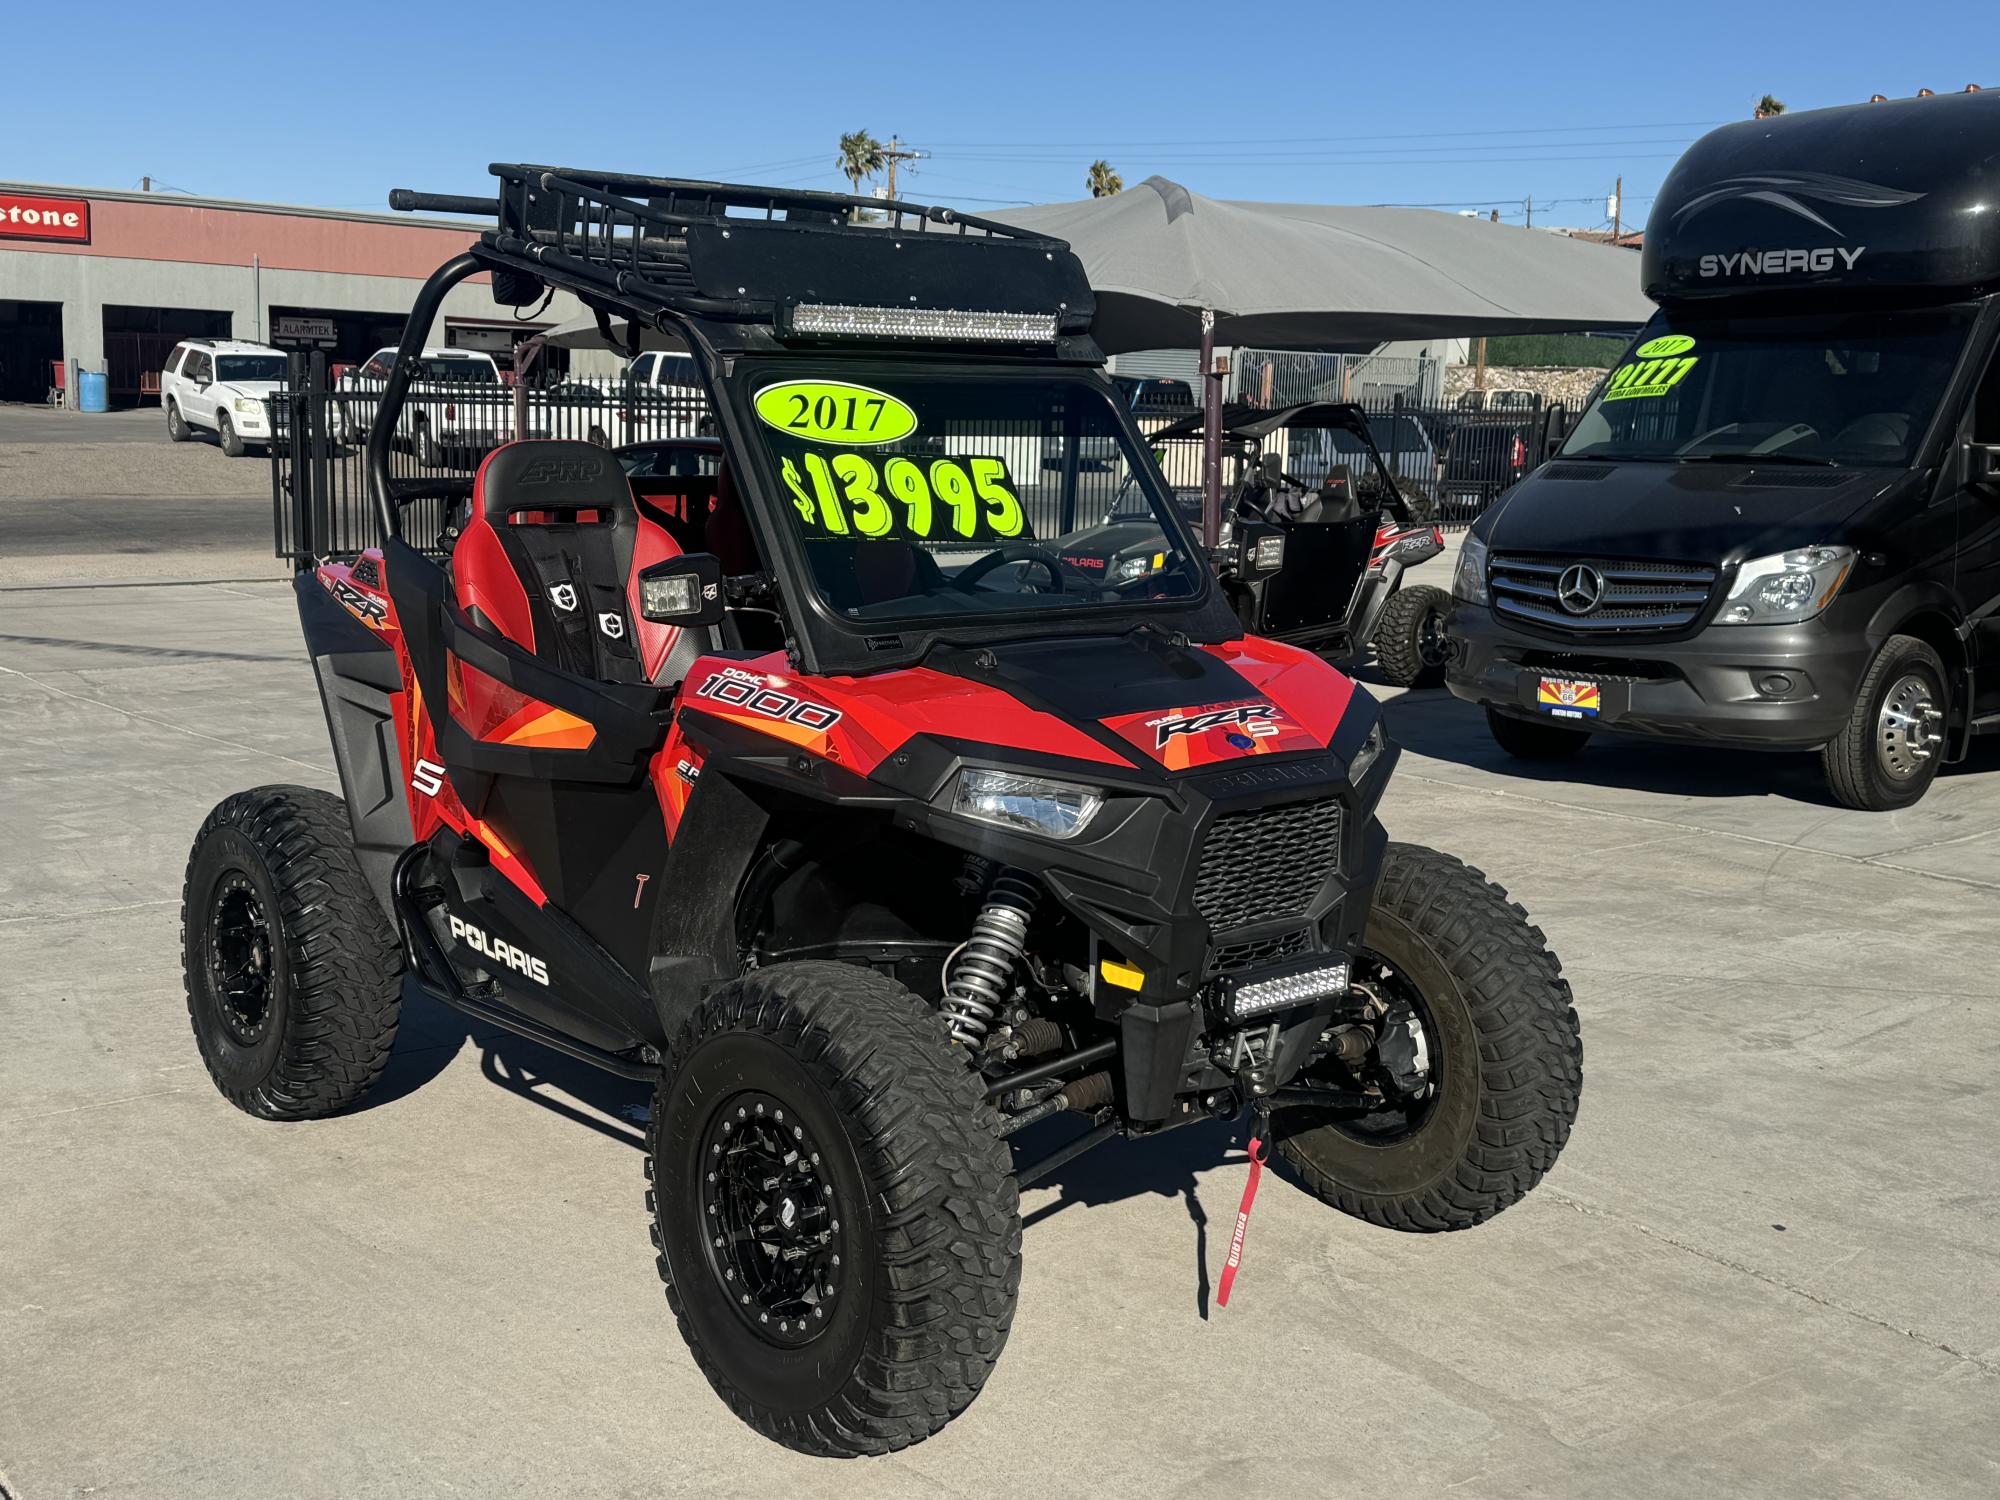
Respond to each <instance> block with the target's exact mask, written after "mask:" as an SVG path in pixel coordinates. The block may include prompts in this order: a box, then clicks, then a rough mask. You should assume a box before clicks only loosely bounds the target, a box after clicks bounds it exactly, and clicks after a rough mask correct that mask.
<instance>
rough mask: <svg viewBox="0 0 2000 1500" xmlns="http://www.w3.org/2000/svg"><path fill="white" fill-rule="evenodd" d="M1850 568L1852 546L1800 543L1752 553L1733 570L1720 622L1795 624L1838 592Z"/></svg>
mask: <svg viewBox="0 0 2000 1500" xmlns="http://www.w3.org/2000/svg"><path fill="white" fill-rule="evenodd" d="M1853 568H1854V549H1853V548H1852V547H1800V548H1798V549H1797V550H1796V551H1792V552H1774V553H1772V554H1771V555H1770V556H1769V557H1753V558H1751V559H1750V561H1748V562H1746V563H1744V564H1743V565H1742V566H1741V567H1739V568H1738V569H1737V570H1736V581H1735V582H1734V583H1733V584H1731V585H1730V588H1729V597H1728V598H1727V599H1726V600H1724V601H1723V605H1722V613H1720V614H1719V615H1717V616H1716V617H1715V623H1716V624H1718V625H1796V624H1798V623H1799V622H1800V621H1802V620H1810V619H1811V618H1813V616H1815V615H1817V614H1818V613H1819V612H1820V611H1821V610H1823V609H1825V608H1826V607H1827V605H1829V604H1831V603H1832V602H1833V596H1834V595H1835V594H1837V593H1839V592H1840V586H1841V585H1842V584H1843V583H1845V582H1847V575H1848V574H1849V573H1850V572H1852V571H1853Z"/></svg>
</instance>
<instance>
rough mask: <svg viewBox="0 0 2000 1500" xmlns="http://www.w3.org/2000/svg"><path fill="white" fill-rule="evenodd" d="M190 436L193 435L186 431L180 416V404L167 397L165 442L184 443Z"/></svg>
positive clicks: (185, 424)
mask: <svg viewBox="0 0 2000 1500" xmlns="http://www.w3.org/2000/svg"><path fill="white" fill-rule="evenodd" d="M192 436H193V434H192V433H191V432H189V431H188V424H187V421H186V419H185V418H183V417H182V416H181V407H180V403H179V402H178V401H176V400H174V399H173V398H172V397H171V396H169V397H168V398H167V441H168V442H170V443H185V442H186V441H187V440H188V439H189V438H190V437H192Z"/></svg>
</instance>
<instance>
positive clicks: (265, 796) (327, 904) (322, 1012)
mask: <svg viewBox="0 0 2000 1500" xmlns="http://www.w3.org/2000/svg"><path fill="white" fill-rule="evenodd" d="M181 956H182V973H183V977H184V978H185V980H186V983H187V1001H188V1017H189V1019H190V1020H191V1021H192V1023H193V1025H194V1037H195V1044H196V1045H197V1046H198V1047H199V1048H200V1049H201V1059H202V1061H203V1062H204V1063H205V1064H207V1066H208V1072H209V1076H210V1077H211V1078H213V1079H214V1080H215V1086H216V1087H217V1088H218V1089H220V1090H222V1093H223V1097H225V1098H226V1099H228V1100H229V1101H230V1102H231V1103H232V1104H234V1105H236V1106H237V1107H238V1108H239V1109H243V1110H247V1111H248V1112H249V1113H251V1114H253V1115H257V1116H260V1117H261V1118H263V1119H267V1120H304V1119H311V1118H314V1117H317V1116H320V1115H330V1114H333V1113H335V1112H336V1111H338V1110H342V1109H345V1108H347V1107H348V1106H349V1105H351V1104H353V1103H354V1102H355V1101H356V1100H357V1099H359V1098H360V1097H361V1095H362V1094H363V1093H364V1092H366V1090H367V1088H368V1086H369V1085H370V1084H372V1083H373V1082H374V1081H375V1080H376V1079H377V1078H378V1077H380V1076H381V1073H382V1069H383V1067H384V1066H385V1065H386V1064H387V1063H388V1060H389V1049H390V1045H391V1043H393V1042H394V1041H395V1037H396V1021H397V1016H398V1012H399V1011H400V1009H401V1004H402V1000H401V995H402V989H401V974H402V955H401V950H400V948H399V946H398V944H397V941H396V935H395V933H394V932H393V931H391V929H390V926H389V922H388V920H387V918H386V917H384V916H383V914H382V909H381V907H380V906H378V905H377V904H376V901H375V897H374V894H373V892H371V891H370V890H369V888H368V882H367V879H366V878H365V877H364V876H363V875H362V873H361V866H360V864H359V862H358V861H357V860H356V859H355V857H354V845H353V839H352V835H351V834H350V832H349V827H348V820H347V808H346V804H344V803H343V802H342V801H341V800H340V799H339V798H338V797H333V796H329V795H328V794H327V793H325V792H318V791H313V790H310V789H309V788H306V787H299V786H266V787H259V788H257V789H256V790H255V791H249V792H238V793H237V794H236V795H235V796H233V797H231V798H229V799H228V800H226V801H224V802H223V803H222V804H221V805H219V806H218V807H217V808H216V809H215V811H214V812H212V813H210V814H209V815H208V819H207V821H206V822H204V823H203V824H202V825H201V831H200V832H199V833H197V834H196V835H195V840H194V849H193V852H192V853H191V854H190V855H189V857H188V867H187V881H186V884H185V885H184V886H183V888H182V892H181Z"/></svg>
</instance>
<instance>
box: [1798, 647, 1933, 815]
mask: <svg viewBox="0 0 2000 1500" xmlns="http://www.w3.org/2000/svg"><path fill="white" fill-rule="evenodd" d="M1950 692H1951V689H1950V687H1949V686H1948V685H1947V683H1946V679H1945V674H1944V663H1943V662H1942V661H1940V660H1939V659H1938V654H1937V652H1936V651H1935V650H1933V649H1932V648H1931V647H1930V646H1929V645H1928V644H1926V643H1925V642H1923V641H1920V640H1918V639H1917V638H1916V637H1915V636H1912V635H1892V636H1890V637H1889V639H1888V640H1886V641H1884V642H1883V643H1882V649H1881V650H1880V651H1878V652H1876V653H1875V659H1874V660H1873V661H1872V662H1870V663H1869V664H1868V670H1867V671H1866V672H1864V673H1863V674H1862V676H1861V687H1860V690H1859V691H1857V692H1856V693H1855V695H1854V709H1853V711H1852V712H1851V713H1850V714H1849V715H1848V717H1847V723H1846V725H1845V726H1843V727H1842V729H1841V731H1840V733H1839V734H1837V735H1835V736H1834V737H1833V739H1832V740H1830V741H1828V743H1827V744H1826V745H1825V747H1824V748H1822V749H1821V751H1820V764H1821V765H1822V766H1823V767H1824V769H1825V771H1826V784H1827V787H1828V788H1829V789H1830V790H1831V791H1832V792H1833V795H1834V797H1835V799H1836V800H1837V801H1838V802H1839V803H1840V804H1841V806H1843V807H1852V808H1854V809H1856V810H1857V811H1860V812H1892V811H1894V810H1895V809H1897V808H1899V807H1908V806H1910V805H1911V804H1912V803H1914V802H1915V801H1917V799H1918V798H1920V797H1922V796H1923V794H1924V793H1925V792H1927V791H1929V790H1930V789H1931V783H1932V782H1933V781H1935V780H1937V774H1938V771H1939V769H1940V768H1941V767H1942V765H1943V764H1944V736H1943V733H1942V730H1943V728H1944V722H1945V719H1944V716H1946V715H1947V714H1949V712H1950V702H1949V696H1950ZM1918 704H1921V705H1923V706H1924V707H1927V708H1929V709H1932V710H1934V711H1935V712H1936V713H1937V714H1938V715H1939V717H1938V719H1937V720H1935V721H1934V722H1931V723H1929V724H1925V723H1923V722H1922V717H1921V715H1922V710H1921V709H1919V710H1918V717H1917V719H1916V721H1915V722H1913V721H1912V718H1911V716H1910V714H1909V712H1908V710H1909V709H1910V708H1912V707H1914V706H1915V705H1918ZM1913 733H1914V734H1916V735H1918V736H1920V737H1921V738H1928V737H1929V735H1931V734H1935V735H1936V736H1937V738H1936V742H1935V743H1934V744H1929V745H1924V744H1922V743H1917V744H1914V745H1913V743H1912V740H1911V736H1912V734H1913ZM1913 748H1917V749H1928V751H1929V754H1928V755H1927V756H1925V757H1924V758H1921V759H1918V758H1915V757H1913V756H1912V755H1911V754H1910V752H1911V750H1912V749H1913Z"/></svg>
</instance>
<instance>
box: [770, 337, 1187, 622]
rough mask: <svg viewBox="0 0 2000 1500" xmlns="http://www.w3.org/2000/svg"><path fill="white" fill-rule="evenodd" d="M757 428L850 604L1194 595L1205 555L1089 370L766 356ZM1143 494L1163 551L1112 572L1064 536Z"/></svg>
mask: <svg viewBox="0 0 2000 1500" xmlns="http://www.w3.org/2000/svg"><path fill="white" fill-rule="evenodd" d="M748 395H749V404H750V408H751V411H752V413H753V415H754V418H755V421H754V423H753V430H754V431H755V433H756V435H757V437H758V438H759V440H760V441H761V443H762V445H763V447H764V451H765V454H766V456H767V457H768V459H769V464H770V468H771V471H772V474H773V477H774V478H775V479H776V481H777V482H778V485H779V490H778V493H779V494H780V495H781V496H782V497H783V498H784V499H785V500H786V501H787V502H788V503H787V504H786V505H785V508H784V514H785V519H786V520H787V521H788V522H789V523H790V524H791V527H792V531H793V535H794V536H796V537H797V539H798V540H799V542H800V544H801V545H802V547H803V549H804V553H805V559H806V564H807V568H808V571H809V572H810V575H811V578H812V582H813V584H814V586H815V587H816V588H817V589H818V590H819V593H820V596H821V597H822V598H823V599H824V600H825V601H826V603H827V604H828V605H829V606H830V607H831V608H832V609H833V610H834V612H835V613H836V614H838V615H840V616H842V617H843V618H846V619H850V620H853V621H856V622H860V623H865V624H868V625H871V626H872V625H876V624H883V623H889V622H900V621H905V620H918V619H937V618H950V617H965V616H997V615H1010V614H1023V613H1027V612H1030V611H1053V610H1061V611H1065V612H1068V611H1074V610H1079V609H1090V608H1110V607H1117V606H1121V605H1132V604H1144V603H1147V602H1150V601H1158V600H1177V601H1188V600H1191V599H1193V598H1194V597H1195V596H1196V595H1197V594H1198V593H1200V591H1201V587H1202V573H1201V569H1200V566H1199V565H1198V564H1197V563H1196V562H1195V561H1194V559H1193V558H1192V557H1190V556H1189V554H1188V552H1187V551H1186V550H1185V548H1184V546H1183V542H1182V537H1183V533H1182V532H1181V531H1180V529H1179V528H1178V527H1175V526H1173V525H1172V524H1170V523H1169V522H1168V521H1167V520H1166V514H1167V512H1166V505H1167V495H1166V492H1165V490H1164V488H1163V487H1162V486H1161V484H1160V482H1159V479H1158V476H1157V474H1156V472H1155V471H1154V470H1153V469H1152V468H1151V466H1150V464H1149V463H1148V461H1147V459H1146V457H1145V455H1144V454H1143V452H1140V451H1137V450H1135V449H1134V448H1133V447H1132V446H1131V444H1130V443H1129V441H1128V439H1127V437H1126V434H1125V431H1124V428H1123V426H1122V425H1121V423H1120V422H1119V420H1118V414H1117V410H1116V408H1115V407H1114V406H1113V405H1112V402H1111V397H1110V395H1109V393H1107V392H1106V391H1105V390H1104V389H1103V388H1102V387H1101V386H1099V385H1097V384H1095V383H1092V382H1090V381H1087V380H1084V379H1081V378H1079V377H1075V376H1070V375H1064V374H1053V373H1050V372H1046V371H1037V372H1036V373H1035V374H1034V376H1033V377H1032V378H1018V377H1010V376H1007V375H1001V374H991V373H986V372H975V373H953V372H945V371H939V370H935V369H933V368H922V367H916V368H912V367H901V368H895V367H892V368H884V367H881V366H873V367H870V368H869V369H868V370H866V371H865V372H864V371H861V370H858V369H856V368H853V367H851V366H850V365H849V364H848V363H847V362H845V361H843V362H842V363H841V364H839V365H837V366H825V365H822V366H817V367H813V366H804V365H796V364H789V363H788V364H787V365H785V366H783V367H777V368H769V369H760V370H758V371H757V372H756V373H755V374H754V375H752V376H751V378H750V385H749V391H748ZM1128 494H1137V495H1141V496H1143V497H1144V500H1143V511H1142V514H1143V524H1145V525H1146V526H1147V527H1148V532H1147V535H1146V536H1145V538H1144V539H1143V540H1144V552H1145V556H1146V559H1147V566H1146V567H1145V569H1144V570H1143V572H1139V573H1134V574H1130V575H1128V576H1125V577H1121V578H1115V579H1114V578H1107V577H1106V576H1105V574H1106V569H1105V567H1104V564H1103V559H1102V558H1101V557H1095V556H1084V557H1079V558H1077V559H1074V560H1065V558H1064V557H1063V552H1064V538H1065V537H1066V536H1067V535H1069V534H1071V533H1074V532H1076V531H1078V530H1081V529H1086V528H1089V527H1091V526H1095V525H1097V524H1098V523H1099V522H1101V521H1102V520H1103V518H1104V516H1105V514H1106V512H1107V511H1109V510H1110V509H1111V508H1112V501H1113V498H1114V496H1123V495H1128Z"/></svg>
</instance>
